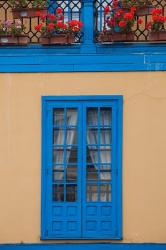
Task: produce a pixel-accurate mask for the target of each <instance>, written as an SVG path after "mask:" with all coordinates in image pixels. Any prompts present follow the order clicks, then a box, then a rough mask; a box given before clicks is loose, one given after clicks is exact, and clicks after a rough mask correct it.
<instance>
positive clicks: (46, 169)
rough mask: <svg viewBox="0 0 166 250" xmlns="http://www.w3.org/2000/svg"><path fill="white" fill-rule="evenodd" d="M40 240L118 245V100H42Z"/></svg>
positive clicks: (120, 135) (120, 110) (119, 226)
mask: <svg viewBox="0 0 166 250" xmlns="http://www.w3.org/2000/svg"><path fill="white" fill-rule="evenodd" d="M42 107H43V110H42V218H41V219H42V228H41V238H42V239H121V238H122V230H121V226H122V225H121V224H122V215H121V210H122V205H121V183H122V180H121V156H122V151H121V148H122V96H87V97H85V96H79V97H43V99H42Z"/></svg>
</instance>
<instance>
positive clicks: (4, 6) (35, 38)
mask: <svg viewBox="0 0 166 250" xmlns="http://www.w3.org/2000/svg"><path fill="white" fill-rule="evenodd" d="M32 3H33V0H28V7H29V8H31V7H32ZM47 6H48V7H47V8H48V11H49V12H50V13H54V12H55V10H56V9H57V8H58V7H60V8H62V10H63V15H64V21H69V20H72V19H75V20H79V21H83V22H84V28H83V32H82V33H79V34H78V35H77V36H76V38H75V42H74V43H76V44H77V43H83V44H84V45H85V46H87V47H86V49H89V48H90V46H91V45H93V46H94V43H101V40H100V39H99V36H100V34H101V33H102V32H103V29H104V26H105V16H104V8H105V7H106V6H110V9H111V8H112V1H108V0H95V1H93V0H83V2H81V1H80V0H62V1H55V0H53V1H49V4H48V5H47ZM152 6H153V7H157V8H160V9H161V10H162V14H163V15H166V1H165V0H152ZM151 16H152V15H151V13H147V14H146V13H144V14H141V18H142V20H143V22H142V23H141V24H138V23H136V24H135V25H134V26H133V28H132V32H133V34H134V37H133V40H132V42H149V31H148V29H147V23H148V22H149V20H150V19H151ZM136 18H137V19H138V18H139V15H137V17H136ZM9 19H13V16H12V8H11V4H10V1H8V0H0V20H1V22H3V21H5V20H9ZM20 19H21V22H22V24H23V25H24V27H25V29H24V31H23V32H24V34H25V35H27V36H28V37H29V41H30V43H33V44H37V43H39V38H40V36H41V32H40V31H37V30H36V29H35V28H34V27H35V25H37V24H39V22H40V20H39V17H28V18H27V17H25V16H22V17H21V18H20ZM162 30H163V31H166V27H165V25H164V24H163V26H162ZM122 41H123V40H122ZM107 42H112V40H111V39H110V41H109V40H108V41H107ZM91 48H92V47H91Z"/></svg>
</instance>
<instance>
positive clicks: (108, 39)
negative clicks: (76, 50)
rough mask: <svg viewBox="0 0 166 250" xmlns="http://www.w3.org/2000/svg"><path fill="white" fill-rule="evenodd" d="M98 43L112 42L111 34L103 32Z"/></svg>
mask: <svg viewBox="0 0 166 250" xmlns="http://www.w3.org/2000/svg"><path fill="white" fill-rule="evenodd" d="M97 40H98V42H111V33H110V32H101V33H100V34H99V36H98V39H97Z"/></svg>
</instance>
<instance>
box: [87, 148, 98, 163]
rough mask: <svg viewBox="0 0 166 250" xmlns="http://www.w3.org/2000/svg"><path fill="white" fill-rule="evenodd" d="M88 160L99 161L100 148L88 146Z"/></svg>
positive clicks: (89, 161) (90, 161)
mask: <svg viewBox="0 0 166 250" xmlns="http://www.w3.org/2000/svg"><path fill="white" fill-rule="evenodd" d="M86 156H87V162H88V163H93V164H95V163H98V148H97V147H87V155H86Z"/></svg>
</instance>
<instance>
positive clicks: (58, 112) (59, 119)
mask: <svg viewBox="0 0 166 250" xmlns="http://www.w3.org/2000/svg"><path fill="white" fill-rule="evenodd" d="M63 125H64V109H54V126H63Z"/></svg>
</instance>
